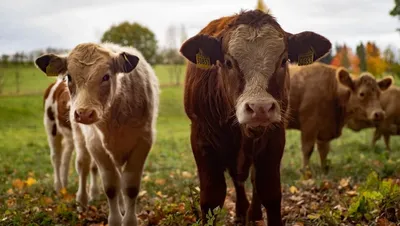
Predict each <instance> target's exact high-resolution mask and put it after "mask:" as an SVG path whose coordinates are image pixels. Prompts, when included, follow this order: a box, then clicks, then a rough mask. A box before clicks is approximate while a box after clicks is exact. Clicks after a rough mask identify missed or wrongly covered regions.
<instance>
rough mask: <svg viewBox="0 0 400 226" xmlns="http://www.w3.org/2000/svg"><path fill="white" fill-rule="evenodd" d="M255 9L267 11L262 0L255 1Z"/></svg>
mask: <svg viewBox="0 0 400 226" xmlns="http://www.w3.org/2000/svg"><path fill="white" fill-rule="evenodd" d="M256 9H259V10H261V11H263V12H265V13H266V12H268V11H269V9H268V7H267V6H266V5H265V3H264V1H263V0H258V1H257V7H256Z"/></svg>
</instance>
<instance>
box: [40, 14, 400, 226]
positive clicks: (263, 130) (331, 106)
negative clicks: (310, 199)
mask: <svg viewBox="0 0 400 226" xmlns="http://www.w3.org/2000/svg"><path fill="white" fill-rule="evenodd" d="M331 47H332V44H331V42H330V41H329V40H328V39H326V38H325V37H323V36H321V35H319V34H316V33H314V32H310V31H305V32H301V33H297V34H291V33H289V32H286V31H284V30H283V29H282V28H281V27H280V25H279V24H278V23H277V21H276V20H275V18H274V17H273V16H271V15H270V14H268V13H264V12H262V11H259V10H250V11H242V12H240V13H238V14H236V15H233V16H227V17H222V18H219V19H216V20H213V21H211V22H210V23H209V24H208V25H207V26H206V27H205V28H203V29H202V30H201V31H200V32H199V33H198V34H197V35H195V36H193V37H191V38H190V39H188V40H187V41H185V43H183V45H182V46H181V49H180V52H181V54H182V55H183V56H184V57H185V58H186V59H187V60H188V65H187V71H186V79H185V86H184V108H185V112H186V115H187V117H188V118H189V119H190V121H191V131H190V141H191V147H192V151H193V155H194V158H195V161H196V165H197V169H198V176H199V180H200V206H201V210H202V219H203V220H204V222H206V220H205V219H206V214H207V213H208V210H209V209H214V208H215V207H217V206H221V207H222V206H223V204H224V200H225V196H226V182H225V177H224V172H225V171H226V170H228V171H229V174H230V176H231V178H232V180H233V182H234V186H235V190H236V222H237V223H241V224H247V223H249V222H255V221H260V220H262V209H261V206H264V207H265V209H266V210H267V221H268V225H270V226H279V225H283V224H282V217H281V197H282V194H281V181H280V164H281V159H282V155H283V151H284V148H285V130H286V129H297V130H300V131H301V145H302V152H303V167H304V168H307V167H308V164H309V159H310V156H311V154H312V151H313V149H314V144H315V143H317V148H318V151H319V154H320V158H321V166H322V168H323V169H324V170H326V169H327V165H326V158H327V154H328V152H329V149H330V147H329V143H330V141H332V140H333V139H335V138H338V137H339V136H340V135H341V131H342V129H343V127H345V126H347V127H349V128H351V129H353V130H355V131H358V130H360V129H363V128H369V127H375V128H376V132H375V136H374V138H373V142H374V143H375V141H376V140H377V139H379V137H380V136H381V135H383V136H384V138H385V142H386V144H387V147H388V149H389V136H390V135H393V134H399V133H400V128H399V126H397V125H400V121H399V120H400V108H399V107H397V106H396V104H395V102H396V100H398V99H397V98H400V89H399V88H397V87H395V86H394V85H393V84H392V83H393V79H392V78H391V77H386V78H383V79H381V80H376V79H375V78H374V77H373V76H372V75H370V74H368V73H363V74H362V75H360V76H358V77H354V76H351V75H350V74H349V72H348V71H347V70H346V69H344V68H340V67H339V68H336V67H333V66H329V65H326V64H322V63H318V62H315V61H317V60H318V59H320V58H322V57H324V56H325V55H326V54H327V53H328V52H329V51H330V50H331ZM290 62H291V63H297V65H294V64H293V65H292V64H290ZM35 63H36V65H37V67H38V68H39V69H40V70H41V71H43V72H44V73H46V74H47V75H48V76H56V77H58V78H57V80H56V82H55V83H53V84H51V85H50V86H49V87H48V89H47V90H46V92H45V96H44V99H45V100H44V124H45V128H46V131H47V134H48V142H49V146H50V149H51V160H52V164H53V167H54V188H55V190H56V191H60V189H61V188H63V187H67V184H68V170H69V169H68V167H69V163H70V158H71V155H72V152H73V150H74V149H75V151H76V161H75V167H76V171H77V173H78V175H79V188H78V191H77V195H76V200H77V202H78V203H80V204H81V205H82V206H86V205H87V204H88V200H89V199H94V198H96V196H97V195H98V194H99V190H100V189H99V186H98V180H97V176H98V174H100V177H101V181H102V185H103V189H104V192H105V194H106V196H107V199H108V204H109V216H108V224H109V225H110V226H114V225H121V224H122V225H134V226H136V225H137V218H136V199H137V196H138V192H139V190H140V185H141V177H142V172H143V167H144V163H145V161H146V158H147V156H148V153H149V151H150V149H151V148H152V146H153V144H154V142H155V138H156V126H155V125H156V121H157V115H158V108H159V94H160V91H159V82H158V79H157V77H156V75H155V73H154V71H153V69H152V67H151V66H150V65H149V64H148V63H147V61H146V59H144V57H143V56H142V54H141V53H140V52H139V51H138V50H136V49H135V48H128V47H121V46H118V45H115V44H111V43H106V44H95V43H82V44H79V45H77V46H76V47H75V48H74V49H73V50H72V51H71V52H69V53H68V54H66V55H55V54H51V53H50V54H46V55H43V56H40V57H39V58H38V59H36V61H35ZM89 172H90V173H91V176H90V188H89V189H88V190H89V194H88V192H87V189H86V188H87V187H86V186H87V185H86V181H87V177H88V174H89ZM249 175H250V176H251V181H252V184H253V196H252V200H251V203H250V202H249V201H248V199H247V197H246V193H245V188H244V182H245V181H246V179H247V178H248V177H249Z"/></svg>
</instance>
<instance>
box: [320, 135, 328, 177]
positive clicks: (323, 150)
mask: <svg viewBox="0 0 400 226" xmlns="http://www.w3.org/2000/svg"><path fill="white" fill-rule="evenodd" d="M329 144H330V143H329V142H326V141H317V148H318V152H319V157H320V160H321V168H322V171H323V172H324V173H328V171H329V166H328V165H327V163H326V160H327V156H328V153H329V151H330V145H329Z"/></svg>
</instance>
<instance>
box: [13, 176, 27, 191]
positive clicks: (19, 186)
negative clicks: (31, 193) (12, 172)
mask: <svg viewBox="0 0 400 226" xmlns="http://www.w3.org/2000/svg"><path fill="white" fill-rule="evenodd" d="M12 185H13V187H15V188H17V189H19V190H21V189H22V188H24V185H25V184H24V182H23V181H22V180H20V179H15V180H13V182H12Z"/></svg>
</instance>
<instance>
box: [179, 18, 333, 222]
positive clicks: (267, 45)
mask: <svg viewBox="0 0 400 226" xmlns="http://www.w3.org/2000/svg"><path fill="white" fill-rule="evenodd" d="M331 45H332V44H331V42H330V41H329V40H328V39H326V38H325V37H323V36H321V35H319V34H316V33H314V32H310V31H305V32H302V33H298V34H291V33H288V32H285V31H284V30H283V29H282V28H281V26H280V25H279V24H278V22H277V21H276V19H275V17H274V16H272V15H271V14H269V13H264V12H263V11H260V10H248V11H241V12H240V13H237V14H234V15H231V16H226V17H221V18H218V19H215V20H213V21H211V22H210V23H209V24H208V25H207V26H206V27H204V28H203V29H202V30H201V31H200V32H199V33H198V34H196V35H194V36H193V37H191V38H189V39H188V40H186V41H185V42H184V43H183V44H182V46H181V48H180V53H181V54H182V55H183V56H184V57H185V58H186V59H187V62H188V64H187V69H186V76H185V84H184V109H185V113H186V115H187V117H188V118H189V119H190V121H191V130H190V142H191V148H192V152H193V155H194V159H195V162H196V166H197V171H198V177H199V180H200V206H201V211H202V214H201V215H202V216H201V218H202V222H203V223H204V222H205V221H206V218H207V217H206V215H207V213H208V211H210V210H211V211H212V210H213V209H214V208H216V207H220V208H222V206H223V204H224V200H225V196H226V181H225V177H224V171H225V170H228V171H229V174H230V176H231V178H232V180H233V183H234V186H235V190H236V220H235V221H236V222H238V223H245V222H246V221H247V222H254V221H259V220H262V213H261V211H258V210H257V209H256V210H255V211H253V210H252V207H250V208H249V202H248V200H247V197H246V194H245V189H244V182H245V180H246V179H247V177H248V172H249V167H251V166H252V167H253V168H254V170H253V171H252V172H254V180H253V182H254V183H253V201H252V203H251V204H252V205H255V206H256V207H257V205H258V203H260V205H261V204H262V205H263V206H264V207H265V208H266V209H267V217H268V224H269V225H270V226H271V225H273V226H276V225H283V223H282V217H281V196H282V194H281V182H280V162H281V158H282V155H283V150H284V147H285V126H284V124H285V121H286V112H287V108H288V105H289V100H288V98H289V84H290V81H289V74H288V66H287V62H288V60H290V61H292V62H299V64H307V63H310V62H313V61H316V60H317V59H319V58H321V57H323V56H324V55H325V54H327V53H328V52H329V51H330V49H331ZM247 212H248V213H247ZM246 215H247V220H246Z"/></svg>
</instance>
